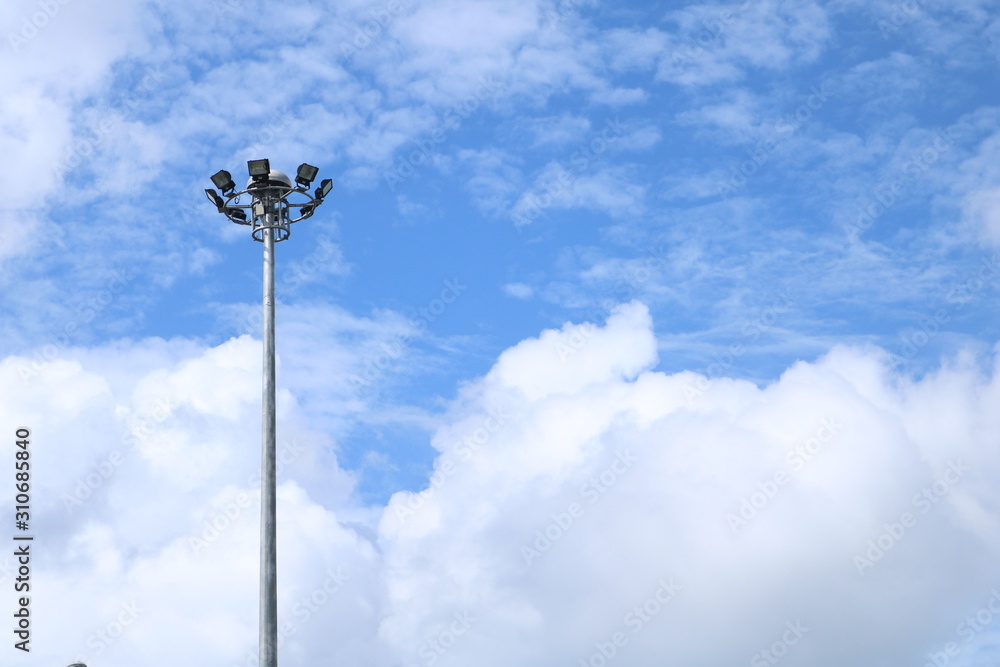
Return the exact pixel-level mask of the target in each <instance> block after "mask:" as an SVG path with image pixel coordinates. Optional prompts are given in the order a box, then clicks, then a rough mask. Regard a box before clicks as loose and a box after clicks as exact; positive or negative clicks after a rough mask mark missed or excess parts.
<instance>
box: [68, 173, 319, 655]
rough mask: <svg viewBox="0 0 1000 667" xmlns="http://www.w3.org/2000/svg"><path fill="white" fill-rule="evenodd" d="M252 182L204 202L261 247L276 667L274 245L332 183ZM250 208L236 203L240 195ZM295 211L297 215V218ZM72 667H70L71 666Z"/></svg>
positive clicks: (266, 514) (269, 596) (267, 624)
mask: <svg viewBox="0 0 1000 667" xmlns="http://www.w3.org/2000/svg"><path fill="white" fill-rule="evenodd" d="M247 170H248V171H249V172H250V181H249V182H248V183H247V187H246V189H244V190H239V191H237V188H236V183H235V182H234V181H233V175H232V174H230V173H229V172H228V171H226V170H222V171H220V172H218V173H217V174H215V175H214V176H212V183H214V184H215V186H216V187H217V188H219V189H220V190H221V191H222V194H221V195H220V194H219V193H218V192H216V191H215V190H214V189H210V188H209V189H206V190H205V194H206V195H208V200H209V201H210V202H212V205H213V206H215V207H216V209H218V211H219V213H222V214H223V215H225V216H226V218H228V219H229V220H230V221H232V222H235V223H236V224H238V225H248V226H249V227H251V228H252V230H253V231H252V234H253V239H254V240H255V241H260V242H261V243H263V244H264V396H263V401H262V411H263V438H262V440H263V444H262V446H261V450H262V453H261V472H260V652H259V658H258V663H257V664H258V665H259V666H260V667H278V535H277V526H278V515H277V479H276V477H277V471H276V466H277V462H276V458H277V457H276V440H277V415H276V405H275V372H274V365H275V364H274V245H275V244H276V243H278V242H279V241H284V240H286V239H288V237H289V236H290V235H291V225H292V223H295V222H300V221H302V220H305V219H306V218H309V217H311V216H312V214H313V212H314V211H315V210H316V207H318V206H319V205H320V204H322V203H323V200H324V198H325V197H326V196H327V195H329V194H330V192H331V191H332V190H333V180H332V179H329V178H326V179H323V181H322V182H320V184H319V187H318V188H316V191H315V193H310V192H309V187H310V185H311V184H312V182H313V180H314V179H315V178H316V174H317V173H318V172H319V169H317V168H316V167H314V166H312V165H310V164H301V165H299V168H298V171H297V172H296V174H295V184H294V185H293V184H292V180H291V179H290V178H288V176H286V175H285V174H284V173H282V172H280V171H277V170H275V169H271V162H270V160H266V159H264V160H250V161H248V162H247ZM247 194H249V195H250V199H251V201H250V202H249V203H240V198H241V197H242V196H243V195H247ZM296 211H297V214H296ZM71 667H72V666H71Z"/></svg>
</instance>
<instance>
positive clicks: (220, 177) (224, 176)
mask: <svg viewBox="0 0 1000 667" xmlns="http://www.w3.org/2000/svg"><path fill="white" fill-rule="evenodd" d="M212 182H213V183H215V187H217V188H219V189H220V190H222V194H226V193H228V192H230V191H232V189H233V188H235V187H236V184H235V183H233V175H232V174H230V173H229V172H228V171H226V170H225V169H223V170H222V171H220V172H219V173H217V174H216V175H215V176H213V177H212Z"/></svg>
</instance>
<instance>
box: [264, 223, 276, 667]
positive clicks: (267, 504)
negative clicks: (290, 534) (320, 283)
mask: <svg viewBox="0 0 1000 667" xmlns="http://www.w3.org/2000/svg"><path fill="white" fill-rule="evenodd" d="M274 214H276V215H281V212H280V211H278V212H275V213H270V212H269V213H268V216H270V215H274ZM274 375H275V373H274V229H273V228H271V227H268V228H267V229H265V230H264V397H263V401H262V403H263V408H264V433H263V435H264V437H263V458H262V462H261V481H260V660H259V663H258V664H259V665H260V667H277V665H278V545H277V525H278V517H277V504H276V498H275V496H276V488H275V487H276V484H277V479H276V472H275V441H276V437H277V433H276V428H277V426H276V423H277V417H276V414H275V410H276V406H275V393H274V392H275V389H274Z"/></svg>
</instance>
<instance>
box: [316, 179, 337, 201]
mask: <svg viewBox="0 0 1000 667" xmlns="http://www.w3.org/2000/svg"><path fill="white" fill-rule="evenodd" d="M331 190H333V181H332V180H331V179H329V178H324V179H323V180H322V181H321V182H320V184H319V187H318V188H316V199H321V200H322V199H325V198H326V196H327V195H328V194H330V191H331Z"/></svg>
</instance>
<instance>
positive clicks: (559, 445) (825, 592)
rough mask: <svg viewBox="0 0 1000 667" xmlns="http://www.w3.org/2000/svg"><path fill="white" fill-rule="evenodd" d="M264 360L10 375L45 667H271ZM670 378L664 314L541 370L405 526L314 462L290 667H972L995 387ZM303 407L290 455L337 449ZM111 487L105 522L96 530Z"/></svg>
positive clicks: (552, 337) (288, 644) (860, 377)
mask: <svg viewBox="0 0 1000 667" xmlns="http://www.w3.org/2000/svg"><path fill="white" fill-rule="evenodd" d="M309 319H312V320H315V314H314V315H313V316H312V317H310V318H309ZM356 325H357V326H362V325H363V323H360V322H358V323H356ZM296 336H297V337H302V336H305V333H304V332H301V331H300V332H297V333H296ZM253 348H256V345H255V344H252V343H251V342H250V341H248V340H247V339H234V340H232V341H229V342H227V343H225V344H223V345H220V346H217V347H214V348H209V349H203V348H201V347H200V346H198V345H197V344H195V343H192V342H187V341H180V340H178V341H174V342H165V341H152V340H151V341H147V342H144V343H135V344H126V343H122V344H119V345H117V346H115V347H114V349H106V350H93V351H89V352H87V351H83V350H80V351H78V358H79V360H78V361H69V360H64V361H57V362H53V363H51V364H49V365H48V366H46V367H44V369H42V372H41V373H40V374H38V375H36V376H33V377H31V378H29V381H28V382H24V381H23V380H22V379H21V378H20V376H19V374H18V367H19V365H20V364H21V363H22V361H21V360H19V359H17V358H8V359H6V360H5V361H4V362H3V363H2V364H0V377H2V379H3V383H2V384H0V386H2V387H4V388H5V389H4V396H3V397H2V398H3V401H2V402H0V405H2V406H3V407H2V424H3V428H4V429H5V430H6V431H7V432H13V431H12V429H13V427H14V424H15V423H16V424H18V425H22V426H23V425H27V426H30V427H32V428H33V430H34V433H33V445H32V446H33V451H34V457H35V458H34V459H33V461H34V463H35V465H36V470H37V473H36V474H37V476H36V478H35V479H36V485H37V486H36V488H35V496H34V498H35V501H34V502H35V503H36V506H35V512H36V515H37V521H38V522H39V523H38V526H39V527H40V528H39V529H41V526H45V530H44V532H45V535H46V540H45V543H44V547H45V551H44V556H43V557H40V558H39V560H38V561H37V563H36V566H35V569H34V570H33V577H34V578H35V579H34V580H35V581H37V582H38V584H39V586H40V587H41V588H40V589H39V593H38V595H36V596H35V597H34V598H33V601H34V603H35V604H36V605H37V608H38V613H37V616H36V617H35V618H36V621H35V622H36V624H37V625H36V632H37V634H36V641H37V647H36V648H35V650H34V651H33V652H32V654H31V656H30V658H29V660H28V661H27V662H25V664H26V665H36V664H37V665H39V666H40V665H42V664H52V663H59V662H60V661H61V662H63V663H66V662H69V661H70V660H71V659H75V658H79V657H81V656H86V657H87V658H88V659H89V660H91V662H98V661H100V662H101V663H102V664H105V665H109V666H110V667H118V666H119V665H122V666H124V665H128V664H134V663H135V662H137V661H141V660H142V659H144V657H145V656H148V655H151V654H155V655H160V656H169V657H171V659H176V660H178V661H181V662H187V663H190V664H201V662H200V661H203V660H205V659H206V657H205V656H208V657H209V658H210V659H211V661H212V662H214V663H221V664H233V665H237V664H239V665H242V664H247V661H252V654H253V651H254V650H255V646H256V620H255V619H256V611H255V604H256V602H255V600H256V586H257V578H256V557H257V551H256V540H257V514H256V512H257V510H256V507H257V498H256V495H255V491H254V479H253V474H254V469H255V468H256V466H257V461H258V457H257V455H256V450H257V444H256V443H257V442H258V439H259V420H258V418H259V415H258V414H257V407H256V405H255V404H254V399H253V396H255V395H256V393H257V391H258V390H259V383H258V382H257V381H256V375H257V373H256V370H255V369H254V366H256V364H257V362H258V355H257V354H256V353H254V349H253ZM247 359H250V360H251V361H249V362H248V361H247ZM656 361H657V352H656V341H655V337H654V334H653V330H652V322H651V318H650V315H649V313H648V311H647V309H646V308H645V307H644V306H643V305H642V304H639V303H631V304H627V305H623V306H621V307H620V308H618V309H616V310H615V311H614V312H613V313H611V315H610V316H609V318H608V320H607V322H606V324H604V325H594V324H579V325H573V324H566V325H565V326H563V327H562V328H561V329H559V330H550V331H545V332H543V333H542V334H541V335H540V336H539V337H537V338H533V339H529V340H525V341H522V342H521V343H519V344H518V345H516V346H513V347H512V348H510V349H508V350H507V351H505V352H504V353H503V354H501V355H500V356H499V358H498V360H497V362H496V364H495V365H494V366H493V368H492V369H491V370H490V371H489V372H488V373H486V374H485V375H484V376H483V377H482V378H480V379H478V380H475V381H472V382H469V383H467V384H466V385H464V387H463V388H462V390H461V392H460V394H459V396H458V398H457V399H456V400H454V401H453V402H452V403H451V405H450V406H449V408H448V411H447V413H446V414H445V415H444V416H443V418H442V419H441V421H440V426H439V427H438V428H437V430H436V432H435V434H434V436H433V445H434V446H435V447H436V448H437V450H438V451H439V452H440V454H439V456H438V458H437V460H436V462H435V472H434V474H433V475H432V477H431V480H430V481H429V483H428V487H427V489H426V490H424V491H422V492H419V493H411V492H400V493H397V494H396V495H395V496H393V498H392V499H391V501H390V502H389V504H388V506H387V507H385V509H384V512H382V513H381V518H380V519H379V518H378V508H359V507H357V506H356V505H355V504H354V503H353V501H352V500H351V499H350V496H349V494H350V489H351V481H350V478H349V476H346V475H345V474H344V473H343V471H341V470H340V469H339V468H338V466H337V465H336V463H335V462H331V461H329V460H323V459H321V458H314V457H310V456H309V455H304V456H305V459H306V460H308V462H309V465H308V468H311V469H312V470H311V471H310V472H307V468H303V467H301V466H298V465H297V464H293V465H292V466H291V467H290V468H289V469H288V470H287V471H286V473H284V474H285V477H284V481H283V482H282V484H281V488H280V492H279V513H280V516H279V523H280V525H281V526H282V528H279V540H280V545H279V558H280V568H281V570H280V575H279V590H280V594H279V604H280V608H281V611H280V614H281V619H282V623H283V624H287V625H283V626H282V627H283V628H285V630H283V632H285V633H286V634H287V635H288V636H287V638H286V640H285V641H284V643H283V646H282V656H283V658H282V659H283V664H288V665H304V664H314V663H315V661H316V660H320V659H321V658H322V657H323V656H328V655H331V654H336V655H339V656H342V657H345V659H350V660H355V661H358V660H360V661H361V662H364V663H365V664H371V665H386V666H387V667H388V666H389V665H396V664H411V663H413V664H418V665H424V664H428V663H429V662H430V661H432V660H433V661H434V662H436V663H438V664H441V665H451V664H469V663H470V662H474V663H476V664H481V665H485V666H486V667H490V666H491V665H494V664H496V665H499V664H505V665H506V664H511V663H512V662H513V663H515V664H551V663H554V662H557V661H562V662H566V661H576V662H579V661H580V660H584V661H587V660H588V659H589V657H590V656H591V655H592V654H594V653H595V652H599V651H600V650H601V647H602V646H605V647H606V645H607V644H606V642H608V641H612V638H613V637H614V636H616V633H619V632H621V633H623V634H622V635H621V636H620V639H623V640H624V641H623V642H619V643H620V644H621V645H620V646H619V647H618V649H619V650H620V651H621V653H620V658H621V659H622V660H625V659H626V657H627V660H628V663H629V664H659V661H660V660H661V659H662V656H663V655H664V654H666V653H669V654H670V655H673V656H676V657H677V658H678V660H680V661H685V662H691V661H696V660H706V661H709V662H711V663H712V664H722V663H730V664H735V663H739V662H741V661H749V660H751V659H752V657H753V656H754V654H756V653H757V652H759V651H760V650H761V649H762V648H766V647H769V646H771V645H772V644H773V643H774V642H775V641H777V640H779V639H780V637H781V634H782V632H784V628H786V627H787V626H786V623H793V624H800V625H801V626H802V627H804V628H806V629H807V630H806V631H805V632H804V634H803V636H802V637H801V640H800V641H799V642H797V643H796V644H795V645H794V646H792V647H789V651H788V655H787V656H786V657H785V659H784V661H783V662H784V663H785V664H788V665H800V664H802V665H805V664H808V665H814V666H815V665H821V666H823V665H835V664H836V665H841V664H862V663H864V661H865V660H867V659H869V657H870V656H872V655H875V656H878V657H879V659H880V660H882V661H883V662H886V663H888V664H909V663H912V662H913V661H915V660H919V659H921V658H920V656H922V655H924V654H926V653H927V652H929V651H933V650H937V649H938V648H939V647H941V646H943V645H944V644H945V643H946V642H948V641H959V638H957V637H956V636H955V627H956V625H957V624H958V623H960V622H961V621H962V619H963V618H964V617H965V616H967V615H968V614H969V613H975V612H976V610H977V609H979V608H980V607H981V606H982V605H984V604H985V602H986V600H987V599H988V598H989V595H990V589H991V587H992V586H995V581H994V572H993V569H994V568H993V567H992V565H991V564H992V563H993V562H994V561H995V557H996V550H997V549H1000V521H998V518H997V517H998V511H1000V497H998V494H997V492H996V487H995V484H993V483H992V482H991V480H993V479H995V478H996V475H997V474H998V473H1000V457H998V456H997V454H996V452H995V451H994V449H995V448H993V447H992V445H991V444H990V443H991V441H990V435H989V434H991V433H995V432H996V431H997V428H998V427H1000V416H998V415H997V413H996V412H995V411H992V410H990V409H989V407H988V406H990V405H992V404H994V403H995V402H996V401H997V400H1000V382H998V381H997V380H996V379H995V378H996V377H997V375H996V369H995V368H991V369H986V368H984V367H983V366H982V365H981V364H980V362H979V360H976V359H975V358H973V357H971V356H960V357H959V358H956V359H955V360H952V361H949V362H947V363H946V364H945V365H944V366H943V367H942V368H941V369H940V370H938V371H936V372H934V373H931V374H929V375H928V376H926V377H925V378H923V379H921V380H912V379H908V378H905V377H900V376H899V375H897V374H896V372H895V371H894V370H892V369H891V368H890V367H889V366H888V365H887V361H888V358H887V356H886V355H884V353H881V352H880V351H878V350H875V349H867V350H866V349H852V348H843V347H839V348H835V349H834V350H832V351H831V352H830V353H829V354H827V355H826V356H824V357H823V358H821V359H819V360H818V361H816V362H811V363H810V362H799V363H797V364H794V365H793V366H792V367H790V368H789V369H788V370H787V371H786V372H785V373H784V374H783V375H782V376H781V378H780V379H778V380H777V381H775V382H774V383H772V384H771V385H769V386H767V387H763V388H761V387H757V386H755V385H753V384H751V383H749V382H745V381H735V380H731V379H727V378H724V377H713V378H706V377H703V376H700V375H697V374H694V373H690V372H683V373H678V374H674V375H667V374H664V373H659V372H654V371H652V370H650V369H651V368H652V367H653V366H654V365H655V364H656ZM323 375H324V376H326V377H333V375H332V374H331V372H330V371H324V372H323ZM244 376H245V377H244ZM290 377H291V378H292V384H291V385H290V386H292V387H299V386H300V383H299V382H298V380H296V379H295V377H296V373H294V372H293V373H292V374H291V376H290ZM301 386H302V387H303V388H304V385H301ZM296 391H301V390H299V389H297V390H296ZM157 399H159V400H161V401H163V402H165V403H166V404H167V405H168V408H167V409H166V410H164V411H162V413H161V414H159V416H157V415H156V413H157V408H156V401H157ZM300 399H301V395H299V396H296V395H288V396H287V400H286V401H285V405H286V409H285V410H284V411H283V412H282V417H281V419H282V428H283V429H284V430H285V432H289V431H293V432H294V431H297V432H298V433H300V434H303V437H304V438H305V441H304V442H305V444H306V445H307V448H309V449H317V448H322V446H323V444H322V440H323V439H322V437H321V436H319V435H318V434H316V433H311V434H310V432H309V431H308V428H307V426H308V425H307V424H306V423H305V419H306V417H305V414H304V413H301V412H299V411H297V410H294V409H292V406H294V404H295V403H296V402H298V401H299V400H300ZM170 405H173V407H169V406H170ZM139 421H145V422H146V426H145V427H143V428H142V429H140V431H137V432H139V433H140V435H139V437H138V440H139V447H138V449H139V451H140V453H145V448H146V447H147V446H151V445H153V444H156V445H157V446H160V447H165V448H168V449H170V448H174V449H176V450H177V451H178V452H181V451H186V454H185V455H184V456H178V457H148V456H144V455H141V456H136V455H135V454H134V452H132V451H131V450H129V449H128V448H127V447H126V446H125V445H124V444H123V443H122V435H123V434H124V435H126V436H127V435H128V433H129V429H130V428H131V427H134V426H137V425H138V422H139ZM130 425H131V426H130ZM123 447H125V448H126V451H124V452H123V454H124V455H125V456H126V459H125V462H124V463H122V464H120V465H112V468H113V470H112V472H111V473H110V474H108V475H106V476H103V477H102V476H101V474H100V470H101V465H100V464H101V462H102V461H105V460H107V457H108V455H109V452H111V451H112V450H115V449H122V448H123ZM199 451H200V453H199ZM12 453H13V444H12V442H11V441H10V440H8V441H7V442H6V443H5V444H4V445H3V447H2V451H0V457H3V458H6V459H9V458H10V456H11V455H12ZM88 472H91V473H95V474H97V477H92V481H93V480H98V481H97V482H95V484H96V486H95V488H93V489H91V493H92V495H91V496H90V497H89V498H87V499H86V500H85V501H84V502H83V503H82V504H81V505H78V506H74V507H73V508H72V510H69V509H68V508H66V507H64V505H63V501H62V497H63V495H65V494H66V493H73V489H74V487H75V486H76V485H77V484H78V483H79V480H81V479H82V480H86V479H87V475H88ZM181 474H185V475H186V479H185V480H180V479H179V477H178V475H181ZM317 475H318V477H316V476H317ZM312 477H316V478H315V479H312ZM301 479H307V480H309V481H307V482H306V483H305V484H301V483H299V481H298V480H301ZM319 479H325V480H326V482H325V484H328V485H333V486H337V487H339V488H340V489H341V492H339V493H337V494H332V495H330V494H326V493H325V492H321V491H320V490H321V485H317V481H318V480H319ZM84 483H86V481H85V482H84ZM321 484H322V482H321ZM310 488H315V489H316V490H317V491H320V493H319V494H316V493H313V492H312V491H310V490H309V489H310ZM925 490H926V491H925ZM318 496H324V499H322V500H320V499H319V497H318ZM167 508H169V511H167ZM372 509H374V510H375V513H374V516H373V513H372V511H371V510H372ZM8 510H10V499H9V498H2V499H0V511H8ZM151 516H156V517H157V520H156V521H150V520H149V517H151ZM376 524H377V525H376ZM887 526H888V528H887ZM880 544H881V546H879V545H880ZM41 545H42V543H39V547H41ZM873 545H874V546H873ZM41 553H42V552H41V551H39V554H41ZM990 554H992V555H990ZM869 561H870V562H869ZM0 566H3V567H6V568H8V572H9V563H8V564H5V563H4V562H3V559H0ZM7 576H9V575H7ZM900 582H905V584H906V585H905V586H903V587H901V586H900ZM668 589H670V590H672V591H673V592H668ZM192 596H197V597H198V599H200V600H201V602H200V603H199V604H196V605H192V603H191V599H192ZM657 596H659V600H657ZM55 599H58V600H59V604H58V605H56V604H52V603H51V602H50V601H51V600H55ZM668 599H669V601H666V600H668ZM310 600H312V602H311V603H310ZM310 605H311V607H310ZM646 605H649V606H648V607H646V611H645V613H646V616H645V618H643V617H642V616H641V615H638V614H636V613H632V615H630V610H632V609H634V607H636V606H640V607H645V606H646ZM942 610H947V611H942ZM887 617H888V618H894V619H897V621H898V622H897V623H894V624H891V626H889V627H887V626H886V625H885V624H882V623H874V622H872V621H871V619H872V618H887ZM125 620H127V621H128V622H127V623H125V622H124V621H125ZM116 624H118V625H116ZM101 633H104V636H105V637H108V638H111V635H114V637H113V638H112V639H113V641H105V640H104V639H101V637H102V634H101ZM720 634H721V635H723V636H725V637H726V638H727V640H726V641H725V642H720V641H717V637H718V636H719V635H720ZM181 636H183V637H184V638H185V641H184V642H178V641H177V637H181ZM44 637H59V638H60V640H59V641H58V642H54V641H50V642H44V641H42V639H43V638H44ZM992 637H993V635H992V634H991V633H990V632H989V631H987V632H986V633H984V634H982V635H980V636H977V637H976V638H975V642H976V644H975V645H984V646H985V645H986V644H987V643H988V642H989V641H990V640H991V638H992ZM961 646H962V650H963V651H966V652H967V654H971V652H972V650H973V648H974V647H973V645H972V644H962V645H961ZM503 647H508V648H507V649H504V650H501V649H502V648H503Z"/></svg>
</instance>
